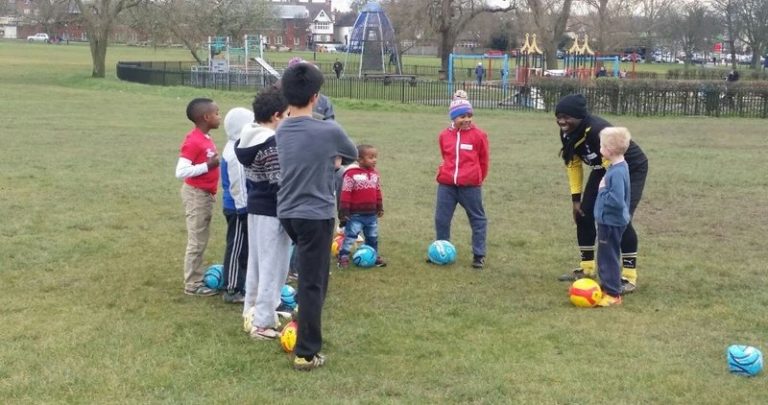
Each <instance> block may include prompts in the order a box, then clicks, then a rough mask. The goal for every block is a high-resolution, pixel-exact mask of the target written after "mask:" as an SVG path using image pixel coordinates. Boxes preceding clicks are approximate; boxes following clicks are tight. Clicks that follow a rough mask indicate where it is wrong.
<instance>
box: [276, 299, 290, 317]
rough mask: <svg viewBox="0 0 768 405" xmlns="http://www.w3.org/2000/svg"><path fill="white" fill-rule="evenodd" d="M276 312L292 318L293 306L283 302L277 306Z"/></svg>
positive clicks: (281, 315)
mask: <svg viewBox="0 0 768 405" xmlns="http://www.w3.org/2000/svg"><path fill="white" fill-rule="evenodd" d="M275 312H276V313H277V316H278V317H280V318H284V319H290V318H292V317H293V308H291V307H289V306H288V305H285V304H283V303H282V302H281V303H280V305H278V306H277V308H275Z"/></svg>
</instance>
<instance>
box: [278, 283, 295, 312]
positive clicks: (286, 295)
mask: <svg viewBox="0 0 768 405" xmlns="http://www.w3.org/2000/svg"><path fill="white" fill-rule="evenodd" d="M280 302H281V303H282V304H283V305H285V306H286V307H288V308H291V309H295V308H296V304H297V303H296V289H295V288H293V287H291V286H290V285H288V284H286V285H284V286H283V288H282V289H281V290H280Z"/></svg>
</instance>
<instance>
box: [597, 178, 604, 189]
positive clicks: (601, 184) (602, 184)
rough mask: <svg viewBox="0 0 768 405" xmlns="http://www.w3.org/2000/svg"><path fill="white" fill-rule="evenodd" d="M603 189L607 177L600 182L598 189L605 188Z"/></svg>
mask: <svg viewBox="0 0 768 405" xmlns="http://www.w3.org/2000/svg"><path fill="white" fill-rule="evenodd" d="M603 187H605V177H603V178H602V179H601V180H600V185H599V186H597V188H603Z"/></svg>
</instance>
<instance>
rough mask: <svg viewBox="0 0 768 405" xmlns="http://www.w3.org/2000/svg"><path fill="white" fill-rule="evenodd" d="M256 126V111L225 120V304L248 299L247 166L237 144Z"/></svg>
mask: <svg viewBox="0 0 768 405" xmlns="http://www.w3.org/2000/svg"><path fill="white" fill-rule="evenodd" d="M252 122H253V111H251V110H248V109H247V108H242V107H235V108H233V109H231V110H229V112H227V115H226V116H224V132H226V133H227V138H228V140H227V144H226V145H224V150H223V151H222V152H221V158H222V159H221V188H222V193H221V194H222V195H221V201H222V208H223V211H224V218H225V219H226V220H227V236H226V238H227V242H226V247H225V248H224V272H223V273H224V274H223V277H224V289H225V290H226V291H225V292H224V294H223V295H222V298H223V299H224V302H227V303H230V304H238V303H242V302H243V300H244V299H245V273H246V270H247V268H248V212H247V211H246V205H247V201H248V196H247V191H246V186H245V171H244V170H243V165H241V164H240V162H238V161H237V156H235V143H236V142H237V141H238V140H239V139H240V131H241V130H242V129H243V127H245V126H246V125H248V124H250V123H252Z"/></svg>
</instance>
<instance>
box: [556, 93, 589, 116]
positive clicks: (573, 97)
mask: <svg viewBox="0 0 768 405" xmlns="http://www.w3.org/2000/svg"><path fill="white" fill-rule="evenodd" d="M557 114H565V115H567V116H569V117H573V118H577V119H584V118H587V114H588V112H587V99H586V98H584V95H582V94H578V93H577V94H569V95H567V96H565V97H563V98H561V99H560V101H558V102H557V106H555V115H557Z"/></svg>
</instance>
